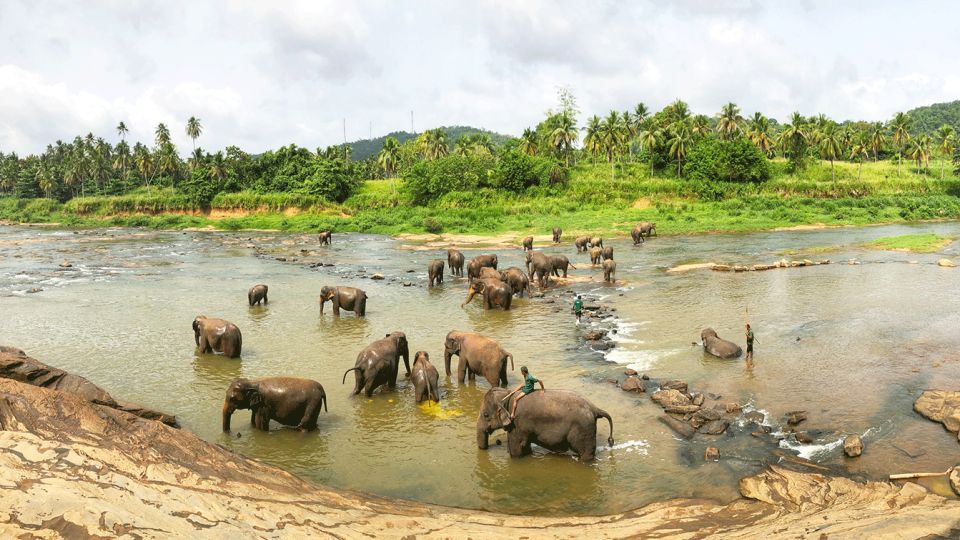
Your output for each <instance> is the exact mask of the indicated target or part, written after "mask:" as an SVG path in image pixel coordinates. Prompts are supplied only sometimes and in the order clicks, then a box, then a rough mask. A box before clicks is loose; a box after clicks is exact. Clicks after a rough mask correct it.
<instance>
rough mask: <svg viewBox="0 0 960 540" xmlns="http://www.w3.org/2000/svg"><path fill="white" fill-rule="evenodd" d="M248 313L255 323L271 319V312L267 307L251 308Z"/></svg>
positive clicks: (257, 306)
mask: <svg viewBox="0 0 960 540" xmlns="http://www.w3.org/2000/svg"><path fill="white" fill-rule="evenodd" d="M247 313H248V315H249V316H250V320H251V321H253V322H255V323H258V322H261V321H264V320H266V319H268V318H269V317H270V310H269V309H268V308H267V307H266V306H263V305H259V304H258V305H255V306H250V308H249V310H248V311H247Z"/></svg>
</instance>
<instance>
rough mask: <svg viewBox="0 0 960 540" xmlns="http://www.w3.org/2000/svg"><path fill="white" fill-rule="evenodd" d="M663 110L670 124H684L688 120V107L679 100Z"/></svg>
mask: <svg viewBox="0 0 960 540" xmlns="http://www.w3.org/2000/svg"><path fill="white" fill-rule="evenodd" d="M665 110H666V112H667V117H668V118H669V120H670V122H669V123H671V124H672V123H674V122H685V121H686V120H687V118H690V107H689V106H688V105H687V104H686V103H685V102H683V101H680V100H679V99H678V100H676V101H674V102H673V103H671V104H670V105H667V106H666V108H665Z"/></svg>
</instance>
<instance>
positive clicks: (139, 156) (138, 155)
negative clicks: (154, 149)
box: [133, 143, 154, 185]
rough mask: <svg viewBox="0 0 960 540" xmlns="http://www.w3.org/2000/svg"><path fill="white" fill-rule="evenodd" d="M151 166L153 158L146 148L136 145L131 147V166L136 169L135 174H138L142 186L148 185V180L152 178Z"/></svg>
mask: <svg viewBox="0 0 960 540" xmlns="http://www.w3.org/2000/svg"><path fill="white" fill-rule="evenodd" d="M153 165H154V160H153V156H152V155H151V154H150V150H148V149H147V147H146V146H144V145H142V144H140V143H137V144H136V146H134V147H133V166H134V167H136V168H137V172H139V173H140V179H141V180H143V183H144V185H150V180H151V179H152V178H153Z"/></svg>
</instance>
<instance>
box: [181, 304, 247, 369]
mask: <svg viewBox="0 0 960 540" xmlns="http://www.w3.org/2000/svg"><path fill="white" fill-rule="evenodd" d="M193 339H194V341H196V342H197V347H198V348H199V349H200V354H210V353H213V352H220V353H223V354H224V356H226V357H227V358H239V357H240V348H241V346H242V345H243V336H242V335H240V329H239V328H237V325H235V324H233V323H232V322H229V321H225V320H223V319H208V318H207V317H205V316H203V315H198V316H197V318H196V319H194V320H193Z"/></svg>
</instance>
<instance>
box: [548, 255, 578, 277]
mask: <svg viewBox="0 0 960 540" xmlns="http://www.w3.org/2000/svg"><path fill="white" fill-rule="evenodd" d="M547 257H549V258H550V265H551V266H553V275H555V276H557V277H560V271H561V270H563V277H567V267H570V268H573V269H574V270H576V269H577V267H576V266H574V265H573V263H571V262H570V260H569V259H567V256H566V255H547Z"/></svg>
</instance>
